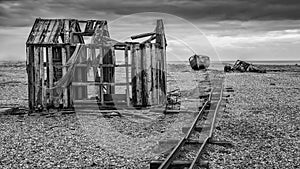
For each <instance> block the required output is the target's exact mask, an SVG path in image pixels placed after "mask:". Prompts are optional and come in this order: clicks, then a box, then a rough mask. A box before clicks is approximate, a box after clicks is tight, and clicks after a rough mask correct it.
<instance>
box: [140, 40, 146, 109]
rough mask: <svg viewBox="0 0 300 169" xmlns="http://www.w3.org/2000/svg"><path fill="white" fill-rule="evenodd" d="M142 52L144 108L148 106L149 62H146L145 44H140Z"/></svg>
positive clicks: (142, 95)
mask: <svg viewBox="0 0 300 169" xmlns="http://www.w3.org/2000/svg"><path fill="white" fill-rule="evenodd" d="M140 50H141V66H142V69H141V86H142V92H141V97H142V106H147V105H148V99H147V98H148V82H147V70H146V69H147V60H146V57H147V56H146V46H145V45H144V44H140Z"/></svg>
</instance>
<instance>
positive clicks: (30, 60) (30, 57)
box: [26, 45, 35, 111]
mask: <svg viewBox="0 0 300 169" xmlns="http://www.w3.org/2000/svg"><path fill="white" fill-rule="evenodd" d="M26 57H27V60H26V61H27V66H26V68H27V74H28V106H29V109H30V111H32V110H33V108H34V104H35V99H34V98H35V91H34V85H35V83H34V79H35V77H34V47H33V46H28V45H27V47H26Z"/></svg>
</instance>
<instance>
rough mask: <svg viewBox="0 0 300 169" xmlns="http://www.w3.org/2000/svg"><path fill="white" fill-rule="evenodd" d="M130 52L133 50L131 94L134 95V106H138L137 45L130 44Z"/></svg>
mask: <svg viewBox="0 0 300 169" xmlns="http://www.w3.org/2000/svg"><path fill="white" fill-rule="evenodd" d="M130 50H131V93H132V104H133V105H134V106H136V103H137V91H136V83H137V80H136V78H137V77H136V76H137V70H136V66H137V58H136V50H135V45H134V44H130Z"/></svg>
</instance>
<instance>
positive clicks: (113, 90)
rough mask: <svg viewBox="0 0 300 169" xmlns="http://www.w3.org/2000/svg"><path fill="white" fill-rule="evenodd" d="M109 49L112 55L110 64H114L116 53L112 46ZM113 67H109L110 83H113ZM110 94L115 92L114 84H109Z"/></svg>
mask: <svg viewBox="0 0 300 169" xmlns="http://www.w3.org/2000/svg"><path fill="white" fill-rule="evenodd" d="M110 50H111V57H112V62H111V64H113V65H115V64H116V54H115V49H114V47H111V48H110ZM115 73H116V72H115V67H112V68H111V69H110V76H111V83H115ZM111 94H115V85H112V86H111Z"/></svg>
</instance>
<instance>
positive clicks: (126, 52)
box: [125, 47, 130, 107]
mask: <svg viewBox="0 0 300 169" xmlns="http://www.w3.org/2000/svg"><path fill="white" fill-rule="evenodd" d="M125 65H126V68H125V69H126V103H127V106H128V107H129V106H130V99H129V68H128V48H127V47H126V48H125Z"/></svg>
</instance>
